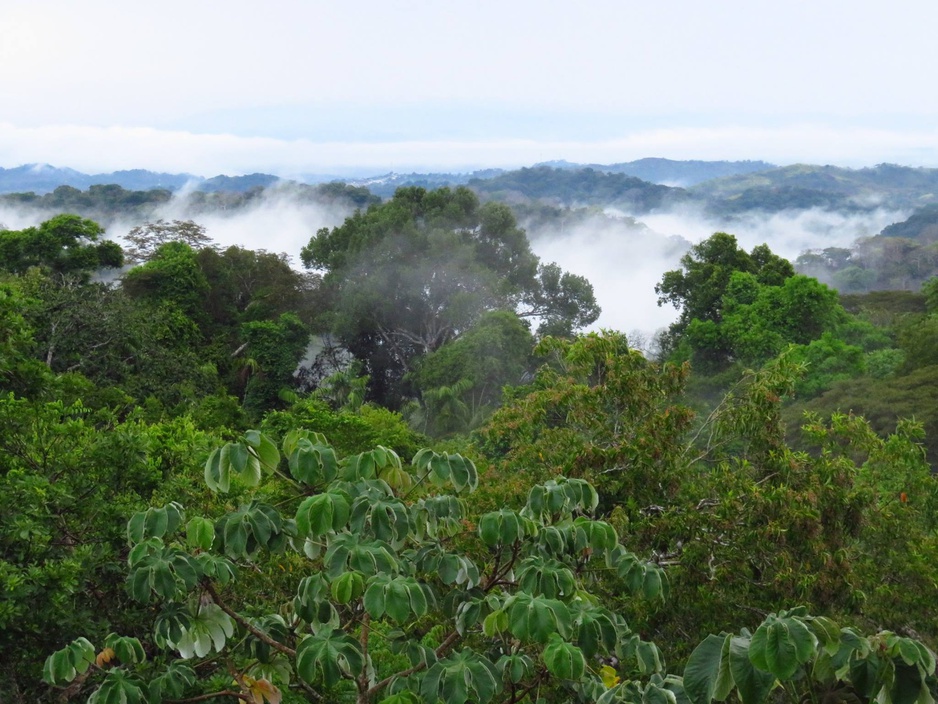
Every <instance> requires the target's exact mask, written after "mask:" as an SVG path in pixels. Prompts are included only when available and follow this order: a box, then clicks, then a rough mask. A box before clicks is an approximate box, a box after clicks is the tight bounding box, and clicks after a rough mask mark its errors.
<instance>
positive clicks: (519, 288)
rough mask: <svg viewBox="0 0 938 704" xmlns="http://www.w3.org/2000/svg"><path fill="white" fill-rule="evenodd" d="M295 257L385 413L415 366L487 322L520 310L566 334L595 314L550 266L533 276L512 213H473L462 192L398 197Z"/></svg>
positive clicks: (405, 192) (495, 207)
mask: <svg viewBox="0 0 938 704" xmlns="http://www.w3.org/2000/svg"><path fill="white" fill-rule="evenodd" d="M301 256H302V259H303V263H304V264H305V265H306V266H307V267H310V268H317V269H321V270H324V272H325V273H324V276H323V286H324V288H325V289H326V290H327V291H329V292H330V294H331V296H332V302H331V306H330V307H331V313H330V314H329V316H328V325H329V327H330V328H331V329H332V331H333V332H334V333H335V334H336V335H337V336H338V338H339V340H340V341H341V342H342V344H343V345H344V346H345V347H346V348H347V349H348V350H349V351H351V352H352V354H353V355H354V356H355V357H356V359H358V360H359V361H360V362H361V363H362V365H363V371H364V372H365V373H366V374H367V375H368V377H369V379H370V390H371V398H373V399H375V400H377V401H378V402H379V403H382V404H383V405H387V406H391V407H397V406H398V405H399V404H400V402H401V398H402V395H403V389H402V386H401V385H402V378H403V376H404V374H405V373H407V372H408V371H411V370H412V369H414V368H415V366H416V364H417V362H418V360H419V359H420V358H421V357H423V356H425V355H427V354H429V353H432V352H434V351H436V350H438V349H440V348H441V347H443V346H444V345H445V344H446V343H447V342H449V341H451V340H454V339H457V338H459V337H460V336H461V335H463V334H464V333H465V332H466V331H467V330H469V329H471V328H472V327H473V326H474V325H475V324H476V323H477V322H478V321H479V320H480V318H481V317H482V316H483V315H484V314H485V313H487V312H490V311H494V310H503V311H514V310H516V309H519V308H521V309H523V310H522V314H525V315H532V316H537V317H539V318H541V319H542V320H543V321H546V322H548V323H549V324H550V325H552V326H554V327H555V328H556V329H558V330H559V329H561V328H564V327H565V329H567V330H568V331H569V330H572V329H575V328H578V327H580V326H582V325H586V324H589V323H590V322H592V321H593V320H595V319H596V317H597V316H598V314H599V309H598V307H597V306H596V303H595V299H594V298H593V294H592V288H591V287H590V286H589V284H588V282H586V281H585V280H583V279H582V278H580V277H574V276H570V275H563V274H562V273H561V272H560V270H559V269H558V268H557V267H556V265H550V266H549V267H546V268H542V269H541V271H540V273H539V270H538V265H539V262H538V258H537V257H536V256H535V255H534V254H533V253H532V252H531V249H530V246H529V244H528V241H527V238H526V236H525V234H524V232H523V231H522V230H521V229H519V228H518V227H517V223H516V222H515V219H514V216H513V215H512V213H511V210H510V209H509V208H508V207H507V206H505V205H502V204H497V203H487V204H485V205H480V203H479V200H478V198H477V197H476V196H475V194H473V193H472V192H471V191H469V190H468V189H466V188H457V189H455V190H449V189H447V188H442V189H439V190H437V191H429V192H428V191H426V190H424V189H422V188H413V187H412V188H402V189H399V190H398V192H397V193H396V194H395V196H394V198H393V199H391V200H390V201H388V202H387V203H384V204H382V205H381V206H374V207H371V208H369V209H368V211H367V212H364V213H363V212H358V213H356V214H355V215H354V216H352V217H350V218H347V219H346V221H345V223H344V224H343V225H342V226H340V227H336V228H333V229H332V230H331V231H330V230H328V229H322V230H320V231H319V232H318V233H317V234H316V236H315V237H313V238H312V239H311V240H310V242H309V244H308V245H307V246H306V247H304V248H303V252H302V255H301ZM456 381H458V379H454V380H451V381H450V382H449V384H440V385H441V386H449V385H451V384H452V383H455V382H456Z"/></svg>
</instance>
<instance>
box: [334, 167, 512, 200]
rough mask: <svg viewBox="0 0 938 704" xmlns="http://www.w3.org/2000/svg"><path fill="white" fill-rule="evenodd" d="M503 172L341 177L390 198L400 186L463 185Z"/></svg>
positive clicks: (438, 186) (441, 186)
mask: <svg viewBox="0 0 938 704" xmlns="http://www.w3.org/2000/svg"><path fill="white" fill-rule="evenodd" d="M502 173H504V170H503V169H483V170H480V171H473V172H472V173H452V174H450V173H431V174H418V173H410V174H398V173H394V172H393V171H392V172H390V173H387V174H383V175H381V176H369V177H366V178H346V179H341V180H343V181H345V183H347V184H349V185H350V186H361V187H364V188H367V189H368V190H369V191H371V192H372V193H374V194H375V195H376V196H380V197H382V198H390V197H391V196H393V195H394V191H396V190H397V189H398V188H401V187H402V186H419V187H421V188H426V189H428V190H431V189H434V188H443V187H444V186H448V187H450V188H452V187H454V186H465V185H466V184H467V183H469V181H471V180H473V179H486V178H492V177H494V176H497V175H499V174H502Z"/></svg>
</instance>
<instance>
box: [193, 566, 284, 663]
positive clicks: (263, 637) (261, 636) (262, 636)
mask: <svg viewBox="0 0 938 704" xmlns="http://www.w3.org/2000/svg"><path fill="white" fill-rule="evenodd" d="M202 585H203V586H204V587H205V591H207V592H208V593H209V596H211V597H212V601H214V602H215V604H216V605H217V606H218V608H220V609H221V610H222V611H224V612H225V613H226V614H228V615H229V616H231V618H233V619H234V620H235V621H237V622H238V623H239V624H241V625H242V626H243V627H244V629H245V630H246V631H247V632H248V633H250V634H251V635H253V636H254V637H255V638H257V639H258V640H260V641H262V642H264V643H266V644H267V645H269V646H270V647H271V648H273V649H274V650H279V651H280V652H281V653H283V654H284V655H289V656H290V657H291V658H295V657H296V651H295V650H294V649H293V648H290V647H288V646H286V645H284V644H283V643H280V642H279V641H276V640H274V639H273V638H271V637H270V636H269V635H267V634H266V633H264V631H262V630H260V629H259V628H257V627H256V626H254V625H252V624H251V623H250V621H248V620H247V619H246V618H244V616H242V615H241V614H239V613H238V612H237V611H235V610H234V609H232V608H231V607H230V606H228V605H227V604H226V603H225V602H224V601H222V598H221V597H220V596H219V595H218V592H217V591H216V590H215V587H213V586H212V584H211V582H209V581H207V580H206V581H204V582H202Z"/></svg>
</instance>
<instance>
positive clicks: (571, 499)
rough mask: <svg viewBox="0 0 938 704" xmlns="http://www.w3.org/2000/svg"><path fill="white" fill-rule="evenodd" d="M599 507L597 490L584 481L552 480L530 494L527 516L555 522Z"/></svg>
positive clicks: (526, 506)
mask: <svg viewBox="0 0 938 704" xmlns="http://www.w3.org/2000/svg"><path fill="white" fill-rule="evenodd" d="M598 505H599V495H598V494H597V493H596V490H595V489H594V488H593V487H592V486H591V485H590V484H589V482H586V481H584V480H583V479H567V478H566V477H561V478H560V479H557V480H554V479H551V480H549V481H547V482H545V483H544V484H539V485H538V486H535V487H533V488H532V489H531V491H530V492H528V501H527V504H526V505H525V507H524V513H525V515H528V516H531V517H532V518H535V519H538V520H542V521H553V520H557V519H559V518H560V517H561V516H564V515H566V516H570V515H572V514H573V513H575V512H582V513H592V512H593V511H595V510H596V507H597V506H598Z"/></svg>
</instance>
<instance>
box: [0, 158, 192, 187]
mask: <svg viewBox="0 0 938 704" xmlns="http://www.w3.org/2000/svg"><path fill="white" fill-rule="evenodd" d="M193 180H195V181H198V180H201V179H199V178H198V177H196V176H192V175H191V174H165V173H157V172H154V171H144V170H143V169H133V170H130V171H114V172H111V173H107V174H84V173H81V172H80V171H75V170H74V169H62V168H58V167H55V166H49V165H48V164H26V165H24V166H17V167H16V168H12V169H3V168H0V193H29V192H32V193H37V194H43V193H51V192H52V191H54V190H55V189H56V188H58V187H59V186H71V187H72V188H78V189H81V190H85V189H87V188H89V187H90V186H97V185H104V184H116V185H118V186H121V187H122V188H126V189H127V190H131V191H148V190H151V189H154V188H165V189H167V190H170V191H174V190H177V189H179V188H182V187H183V186H184V185H185V184H186V183H188V182H190V181H193Z"/></svg>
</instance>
